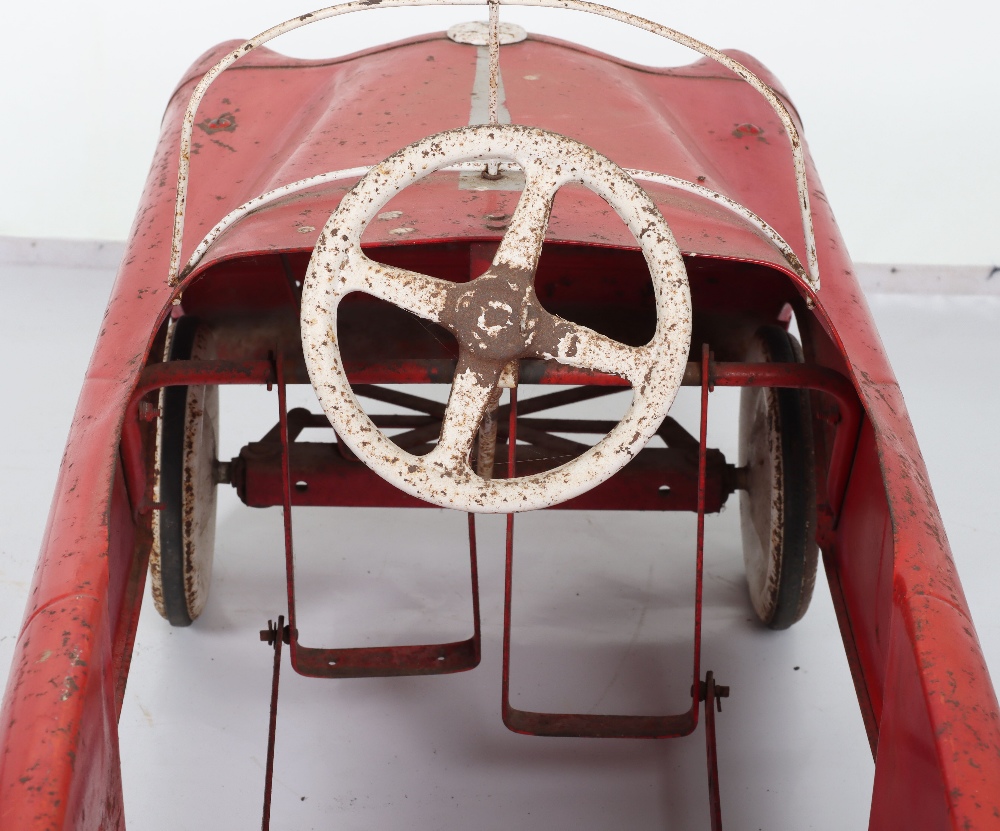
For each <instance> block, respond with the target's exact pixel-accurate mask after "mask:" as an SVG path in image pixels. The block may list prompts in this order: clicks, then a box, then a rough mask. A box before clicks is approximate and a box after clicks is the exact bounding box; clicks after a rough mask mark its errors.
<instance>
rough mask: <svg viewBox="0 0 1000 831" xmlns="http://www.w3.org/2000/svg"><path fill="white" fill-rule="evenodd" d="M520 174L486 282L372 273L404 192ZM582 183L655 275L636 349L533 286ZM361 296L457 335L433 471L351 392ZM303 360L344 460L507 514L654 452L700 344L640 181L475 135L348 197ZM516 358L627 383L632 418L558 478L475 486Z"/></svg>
mask: <svg viewBox="0 0 1000 831" xmlns="http://www.w3.org/2000/svg"><path fill="white" fill-rule="evenodd" d="M489 158H499V159H503V160H505V161H510V162H515V163H517V164H518V165H519V166H520V167H521V168H522V169H523V170H524V174H525V179H526V182H527V184H526V186H525V190H524V193H523V194H522V196H521V199H520V201H519V202H518V205H517V208H516V209H515V211H514V214H513V217H512V218H511V221H510V227H509V229H508V231H507V233H506V235H505V236H504V238H503V240H502V241H501V243H500V246H499V249H498V251H497V253H496V256H495V257H494V259H493V263H492V265H491V266H490V268H489V269H488V270H487V271H486V272H485V273H484V274H482V275H480V276H479V277H477V278H476V279H475V280H473V281H472V282H470V283H461V284H460V283H452V282H449V281H447V280H440V279H437V278H434V277H429V276H427V275H424V274H418V273H416V272H412V271H407V270H406V269H402V268H397V267H394V266H387V265H382V264H380V263H375V262H373V261H371V260H369V259H368V258H367V257H366V256H365V255H364V253H362V251H361V244H360V239H361V235H362V233H363V231H364V229H365V227H366V226H367V225H368V223H369V222H370V221H371V220H372V219H373V218H374V217H375V216H376V215H377V214H378V212H379V211H380V210H381V209H382V208H383V207H384V206H385V205H386V203H388V202H389V200H390V199H392V198H393V197H394V196H395V195H396V194H398V193H399V192H400V191H401V190H402V189H403V188H405V187H406V186H408V185H410V184H413V183H414V182H417V181H419V180H420V179H423V178H424V177H426V176H428V175H430V174H431V173H433V172H434V171H435V170H438V169H440V168H443V167H447V166H449V165H453V164H456V163H461V162H468V161H472V160H479V159H489ZM570 182H576V183H580V184H582V185H584V186H585V187H587V188H589V189H590V190H592V191H594V192H595V193H597V194H598V195H599V196H601V197H602V198H603V199H604V200H605V201H607V202H608V204H610V205H611V207H612V208H613V209H614V210H615V211H616V213H617V214H618V215H619V216H620V217H621V218H622V220H623V221H624V222H625V224H626V226H627V227H628V228H629V230H630V231H631V232H632V234H633V235H634V236H635V238H636V239H637V240H638V242H639V245H640V247H641V249H642V252H643V255H644V256H645V258H646V262H647V264H648V266H649V270H650V273H651V275H652V281H653V288H654V294H655V305H656V312H657V323H656V331H655V334H654V335H653V338H652V339H651V340H650V341H649V343H647V344H645V345H644V346H639V347H632V346H626V345H624V344H622V343H618V342H616V341H614V340H611V339H610V338H608V337H605V336H604V335H601V334H599V333H597V332H595V331H593V330H591V329H588V328H587V327H585V326H581V325H578V324H575V323H572V322H570V321H566V320H563V319H561V318H559V317H557V316H555V315H552V314H550V313H548V312H546V311H545V309H544V308H542V306H541V304H540V303H539V302H538V300H537V298H536V297H535V295H534V285H533V284H534V274H535V269H536V268H537V265H538V258H539V256H540V254H541V249H542V243H543V241H544V238H545V230H546V226H547V223H548V218H549V213H550V211H551V209H552V200H553V199H554V197H555V194H556V192H557V191H558V190H559V188H560V187H562V186H563V185H565V184H567V183H570ZM352 291H362V292H365V293H368V294H371V295H373V296H376V297H379V298H381V299H383V300H387V301H388V302H391V303H394V304H396V305H398V306H400V307H401V308H405V309H408V310H410V311H412V312H414V313H416V314H417V315H419V316H420V317H423V318H425V319H427V320H430V321H433V322H435V323H439V324H441V325H442V326H445V327H447V328H448V329H450V330H451V331H452V333H453V334H455V336H456V338H457V339H458V342H459V345H460V358H459V366H458V369H457V371H456V373H455V379H454V383H453V386H452V391H451V396H450V397H449V400H448V407H447V409H446V412H445V416H444V419H443V422H442V427H441V436H440V439H439V441H438V444H437V446H436V447H435V448H434V449H433V450H432V451H431V452H430V453H428V454H427V455H426V456H414V455H411V454H409V453H407V452H405V451H404V450H402V449H400V448H399V447H397V446H396V445H395V444H393V443H392V441H391V440H390V439H389V438H388V437H386V436H385V435H384V434H383V433H382V432H381V431H380V430H379V429H378V428H377V427H376V426H375V425H374V424H373V423H372V421H371V419H370V418H368V416H367V415H366V414H365V413H364V411H363V410H362V409H361V407H360V405H359V404H358V401H357V399H356V398H355V396H354V393H353V391H352V390H351V386H350V384H349V382H348V380H347V375H346V373H345V371H344V366H343V363H342V360H341V356H340V350H339V347H338V343H337V309H338V306H339V303H340V301H341V300H342V299H343V297H344V296H346V295H347V294H349V293H350V292H352ZM300 322H301V327H302V344H303V351H304V354H305V359H306V366H307V368H308V370H309V376H310V379H311V381H312V383H313V387H314V388H315V389H316V393H317V395H318V397H319V400H320V402H321V404H322V405H323V409H324V411H325V412H326V414H327V416H328V417H329V419H330V421H331V423H332V424H333V426H334V428H335V429H336V430H337V432H338V434H339V435H340V436H341V438H342V439H343V441H344V442H345V443H346V444H347V446H348V447H350V448H351V450H352V451H353V452H354V453H355V454H356V455H357V456H358V457H359V458H361V459H362V460H364V461H365V463H366V464H368V465H369V466H370V467H371V468H372V469H373V470H374V471H375V472H376V473H378V474H379V475H380V476H382V477H384V478H385V479H387V480H389V481H390V482H392V483H393V484H395V485H396V486H398V487H399V488H401V489H402V490H404V491H406V492H407V493H410V494H413V495H415V496H418V497H419V498H421V499H425V500H427V501H428V502H432V503H434V504H437V505H442V506H446V507H455V508H459V509H461V510H466V511H474V512H485V513H504V512H508V511H526V510H533V509H537V508H543V507H546V506H548V505H552V504H555V503H557V502H561V501H564V500H566V499H570V498H572V497H573V496H576V495H578V494H580V493H582V492H584V491H586V490H588V489H590V488H592V487H594V486H595V485H598V484H600V483H601V482H603V481H605V480H606V479H607V478H609V477H610V476H611V475H612V474H613V473H615V471H617V470H619V469H620V468H621V467H622V466H624V465H625V464H626V463H627V462H628V461H629V460H630V459H631V458H632V457H633V456H634V455H635V454H636V453H638V452H639V450H640V449H641V448H642V447H643V446H644V445H645V443H646V442H647V441H648V440H649V438H650V437H651V436H652V435H653V434H654V432H655V431H656V429H657V427H658V426H659V424H660V422H661V421H662V420H663V417H664V416H665V415H666V414H667V411H668V410H669V408H670V405H671V403H672V402H673V399H674V396H675V394H676V392H677V389H678V387H679V386H680V382H681V379H682V377H683V373H684V368H685V366H686V362H687V356H688V349H689V346H690V339H691V298H690V293H689V290H688V283H687V274H686V272H685V269H684V262H683V259H682V257H681V252H680V250H679V249H678V247H677V243H676V242H675V241H674V238H673V235H672V234H671V233H670V230H669V228H668V227H667V224H666V222H665V221H664V219H663V217H662V215H661V214H660V212H659V211H658V210H657V208H656V206H655V205H654V204H653V202H652V200H651V199H650V198H649V197H648V196H647V195H646V193H645V192H644V191H643V190H642V189H641V188H640V187H639V186H638V185H637V184H636V183H635V182H634V181H632V179H631V178H630V177H629V176H628V175H627V174H626V173H625V172H624V171H623V170H621V168H619V167H618V166H617V165H615V164H614V163H613V162H611V161H610V160H609V159H607V158H605V157H604V156H602V155H600V154H599V153H597V152H596V151H594V150H592V149H591V148H589V147H586V146H585V145H582V144H580V143H578V142H576V141H573V140H572V139H568V138H566V137H564V136H559V135H556V134H554V133H547V132H545V131H542V130H537V129H532V128H527V127H517V126H509V125H508V126H488V125H487V126H477V127H465V128H462V129H458V130H452V131H449V132H447V133H440V134H438V135H436V136H430V137H429V138H426V139H423V140H421V141H419V142H416V143H415V144H412V145H410V146H409V147H406V148H404V149H403V150H400V151H399V152H398V153H395V154H394V155H392V156H390V157H389V158H388V159H386V160H385V161H384V162H382V163H381V164H379V165H376V166H375V167H373V168H372V170H371V171H370V172H369V173H368V174H367V175H366V176H365V177H364V178H363V179H362V180H361V181H360V182H359V183H358V184H357V185H356V186H355V187H354V189H353V190H352V191H351V192H350V193H349V194H347V196H345V197H344V199H343V201H342V202H341V204H340V207H339V208H338V209H337V211H336V212H335V213H334V214H333V215H332V216H331V217H330V220H329V221H328V222H327V224H326V226H325V227H324V229H323V231H322V233H321V234H320V238H319V241H318V242H317V245H316V248H315V250H314V252H313V256H312V259H311V260H310V263H309V268H308V271H307V273H306V279H305V283H304V285H303V291H302V314H301V320H300ZM518 358H547V359H551V360H556V361H559V362H560V363H565V364H567V365H570V366H574V367H578V368H582V369H594V370H598V371H601V372H608V373H612V374H615V375H619V376H621V377H623V378H625V379H627V380H628V381H629V382H630V383H631V385H632V389H633V398H632V403H631V405H630V406H629V409H628V411H627V412H626V413H625V416H624V418H623V419H622V421H621V422H620V423H619V424H618V425H617V426H616V427H615V428H614V429H613V430H612V431H611V432H610V433H609V434H608V435H607V436H605V438H604V439H602V440H601V441H600V442H599V443H598V444H597V445H595V446H594V447H592V448H590V449H589V450H588V451H586V452H585V453H583V454H582V455H581V456H580V457H579V458H577V459H575V460H573V461H572V462H569V463H567V464H565V465H562V466H561V467H558V468H556V469H555V470H551V471H548V472H545V473H540V474H536V475H533V476H525V477H520V478H517V479H509V480H494V479H486V478H483V477H481V476H479V475H478V474H477V473H476V472H475V471H474V470H473V469H472V468H471V467H470V465H469V453H470V449H471V447H472V442H473V439H474V437H475V434H476V431H477V430H478V428H479V426H480V422H481V421H482V419H483V415H484V413H485V412H486V410H487V408H488V406H489V402H490V400H491V397H492V396H493V395H494V393H495V391H496V389H497V387H498V386H500V384H501V383H502V381H503V380H504V374H505V372H508V373H509V369H508V367H509V365H510V364H511V363H512V362H514V361H516V360H517V359H518Z"/></svg>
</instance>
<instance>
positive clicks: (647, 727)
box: [501, 344, 712, 739]
mask: <svg viewBox="0 0 1000 831" xmlns="http://www.w3.org/2000/svg"><path fill="white" fill-rule="evenodd" d="M710 361H711V354H710V352H709V349H708V344H704V345H703V347H702V360H701V419H700V430H699V438H698V471H697V477H696V480H695V481H696V486H697V514H698V520H697V529H698V530H697V539H696V543H695V546H696V554H695V590H694V637H693V641H694V646H693V650H692V651H693V669H692V675H691V706H690V707H689V708H688V709H687V710H685V711H684V712H681V713H675V714H670V715H659V716H634V715H604V714H597V713H542V712H536V711H531V710H522V709H519V708H517V707H514V706H513V705H512V704H511V703H510V654H511V636H510V633H511V626H512V621H513V587H514V516H515V515H514V514H513V513H508V514H507V535H506V568H505V572H504V622H503V625H504V631H503V672H502V676H501V696H502V700H501V715H502V717H503V722H504V724H505V725H507V727H508V728H510V729H511V730H513V731H514V732H515V733H524V734H526V735H532V736H563V737H589V738H621V739H664V738H677V737H680V736H686V735H689V734H690V733H692V732H693V731H694V730H695V728H697V726H698V712H699V705H700V703H701V701H702V699H703V693H702V685H701V682H700V679H701V641H702V598H703V595H704V570H705V505H706V492H707V488H706V475H707V469H708V397H709V392H710V391H711V387H712V382H711V380H710V378H711V373H710V371H709V367H710ZM517 427H518V424H517V391H516V390H512V391H511V403H510V416H509V426H508V433H509V436H510V441H509V442H508V457H507V464H508V468H509V470H510V473H511V476H513V475H514V472H515V469H516V464H517V453H516V437H517Z"/></svg>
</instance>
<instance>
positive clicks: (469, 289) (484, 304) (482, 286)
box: [448, 266, 539, 361]
mask: <svg viewBox="0 0 1000 831" xmlns="http://www.w3.org/2000/svg"><path fill="white" fill-rule="evenodd" d="M498 271H499V269H498V268H497V267H496V266H494V267H493V268H491V269H490V270H489V271H487V272H486V273H484V274H483V275H481V276H480V277H477V278H476V279H475V280H473V281H472V282H471V283H468V284H466V285H464V286H462V287H461V289H462V290H461V291H458V292H456V295H457V297H456V301H455V303H454V306H453V309H454V316H453V317H452V319H451V320H450V321H448V323H449V324H450V327H449V328H451V329H452V331H453V333H454V334H455V336H456V337H457V338H458V341H459V343H460V344H461V345H462V346H463V347H464V348H465V349H467V350H469V357H470V359H471V360H476V359H477V358H480V359H483V358H485V359H489V360H496V361H509V360H512V359H514V358H520V357H523V356H525V355H527V354H529V353H531V344H532V341H533V340H534V339H535V335H536V329H537V325H538V317H539V315H538V312H537V309H536V308H535V306H536V304H537V302H538V301H537V299H536V298H535V292H534V287H533V286H532V282H533V280H534V274H533V273H532V272H528V271H518V272H515V271H514V270H513V269H503V271H504V272H506V273H504V274H501V273H497V272H498Z"/></svg>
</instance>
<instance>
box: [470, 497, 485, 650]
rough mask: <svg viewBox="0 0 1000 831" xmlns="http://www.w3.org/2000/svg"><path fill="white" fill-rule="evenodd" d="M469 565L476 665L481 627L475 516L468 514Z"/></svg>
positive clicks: (480, 646)
mask: <svg viewBox="0 0 1000 831" xmlns="http://www.w3.org/2000/svg"><path fill="white" fill-rule="evenodd" d="M469 564H470V567H471V571H472V641H473V643H472V650H473V655H474V660H475V663H476V665H478V664H479V660H480V658H481V657H482V643H483V637H482V625H481V624H480V619H479V555H478V551H477V545H476V515H475V514H469Z"/></svg>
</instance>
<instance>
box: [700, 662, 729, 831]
mask: <svg viewBox="0 0 1000 831" xmlns="http://www.w3.org/2000/svg"><path fill="white" fill-rule="evenodd" d="M728 693H729V688H728V687H718V688H717V687H716V685H715V674H714V673H713V672H712V671H711V670H709V671H708V672H706V673H705V751H706V758H707V760H708V802H709V811H710V813H711V820H712V831H722V797H721V794H720V792H719V754H718V750H717V748H716V743H715V709H716V706H717V702H720V699H721V698H724V697H725V696H726V695H728ZM719 709H720V710H721V709H722V707H721V706H719Z"/></svg>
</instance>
